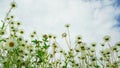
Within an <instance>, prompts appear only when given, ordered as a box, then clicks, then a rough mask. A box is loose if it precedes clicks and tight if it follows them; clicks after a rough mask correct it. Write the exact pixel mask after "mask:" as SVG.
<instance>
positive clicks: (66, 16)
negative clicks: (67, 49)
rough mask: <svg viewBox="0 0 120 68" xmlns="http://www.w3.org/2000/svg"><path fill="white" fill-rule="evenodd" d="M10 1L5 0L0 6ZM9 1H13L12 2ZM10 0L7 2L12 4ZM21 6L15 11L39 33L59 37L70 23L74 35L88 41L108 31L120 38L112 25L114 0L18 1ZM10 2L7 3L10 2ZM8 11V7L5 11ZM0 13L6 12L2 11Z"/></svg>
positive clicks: (96, 38)
mask: <svg viewBox="0 0 120 68" xmlns="http://www.w3.org/2000/svg"><path fill="white" fill-rule="evenodd" d="M7 1H8V0H5V1H4V2H3V4H2V5H1V7H0V9H4V8H6V7H8V5H7V6H4V5H5V4H6V2H7ZM9 2H10V1H9ZM9 2H8V3H9ZM16 2H17V4H18V7H17V8H16V9H15V11H14V14H15V15H16V16H17V17H18V20H21V21H22V22H23V25H24V26H25V27H24V28H25V30H26V31H28V32H30V31H32V30H37V31H38V33H40V35H41V33H54V34H56V35H57V36H60V35H61V33H62V32H64V31H65V29H64V28H63V26H64V24H66V23H70V24H71V28H70V29H71V34H72V38H73V37H75V35H78V34H80V35H82V36H83V38H84V40H85V41H87V42H91V41H99V40H101V39H102V37H103V36H104V35H106V34H108V35H111V36H112V41H113V42H117V41H119V40H120V36H119V34H120V32H119V31H118V30H117V29H115V28H113V26H114V25H115V24H116V20H115V19H114V16H115V15H116V12H117V10H116V9H115V8H114V7H113V6H112V3H113V2H114V0H98V1H96V0H92V1H91V2H85V1H81V0H16ZM8 3H7V4H8ZM3 11H5V10H3ZM0 13H3V12H2V11H0Z"/></svg>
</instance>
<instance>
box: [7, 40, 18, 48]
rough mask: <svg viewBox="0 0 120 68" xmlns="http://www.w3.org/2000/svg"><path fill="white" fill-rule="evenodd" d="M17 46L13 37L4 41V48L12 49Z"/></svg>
mask: <svg viewBox="0 0 120 68" xmlns="http://www.w3.org/2000/svg"><path fill="white" fill-rule="evenodd" d="M17 46H18V44H17V40H15V39H8V40H7V41H6V46H5V47H6V49H8V50H9V49H14V48H16V47H17Z"/></svg>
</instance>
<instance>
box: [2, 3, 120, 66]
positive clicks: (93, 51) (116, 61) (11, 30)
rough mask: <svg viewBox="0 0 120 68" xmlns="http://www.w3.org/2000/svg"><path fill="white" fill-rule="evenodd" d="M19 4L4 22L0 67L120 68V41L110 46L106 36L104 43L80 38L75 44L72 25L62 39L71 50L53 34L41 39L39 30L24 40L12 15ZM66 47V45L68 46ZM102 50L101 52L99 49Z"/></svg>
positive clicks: (18, 23)
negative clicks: (71, 30)
mask: <svg viewBox="0 0 120 68" xmlns="http://www.w3.org/2000/svg"><path fill="white" fill-rule="evenodd" d="M15 7H16V3H15V2H12V3H11V8H10V10H9V11H8V13H7V14H6V16H5V19H4V20H1V23H2V26H1V27H0V68H119V67H120V42H117V43H116V44H114V45H111V44H110V38H111V37H110V36H108V35H106V36H105V37H103V43H100V44H99V43H96V42H92V43H91V44H87V43H85V42H84V41H83V40H82V37H81V36H77V38H76V39H75V41H73V42H75V43H74V44H72V42H71V38H70V31H69V28H70V25H69V24H66V25H65V27H66V29H67V31H66V32H64V33H62V34H61V36H62V38H63V40H64V41H65V42H66V44H65V45H66V46H67V47H68V51H67V50H64V49H63V48H62V47H61V46H60V45H59V42H58V41H57V37H56V36H54V35H52V34H43V35H42V37H41V38H38V34H37V32H36V31H33V32H32V33H31V34H30V40H27V39H25V37H24V33H25V31H24V30H23V29H21V22H19V21H15V19H14V16H13V15H10V12H11V11H12V10H13V8H15ZM65 45H63V46H65ZM97 47H99V49H98V48H97Z"/></svg>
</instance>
